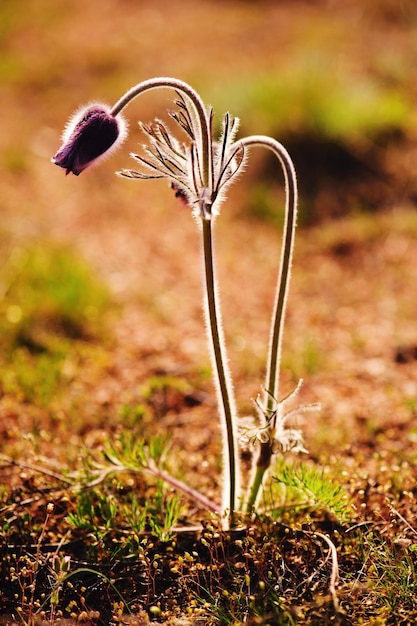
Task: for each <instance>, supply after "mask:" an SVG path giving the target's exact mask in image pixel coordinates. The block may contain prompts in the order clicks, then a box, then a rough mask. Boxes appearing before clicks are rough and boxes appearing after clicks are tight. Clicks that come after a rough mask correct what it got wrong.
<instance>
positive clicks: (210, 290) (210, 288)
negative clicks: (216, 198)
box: [202, 219, 239, 525]
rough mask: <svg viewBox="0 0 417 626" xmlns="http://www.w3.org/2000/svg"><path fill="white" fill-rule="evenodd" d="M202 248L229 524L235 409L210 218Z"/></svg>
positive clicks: (233, 504) (234, 490)
mask: <svg viewBox="0 0 417 626" xmlns="http://www.w3.org/2000/svg"><path fill="white" fill-rule="evenodd" d="M202 228H203V248H204V269H205V285H206V297H207V311H206V313H207V323H208V331H209V337H210V339H211V348H212V354H213V360H214V366H215V367H214V370H215V375H216V383H217V392H218V396H219V403H220V410H221V411H222V413H223V423H224V436H225V440H226V445H225V446H224V472H225V474H224V485H223V503H222V504H223V511H222V512H223V513H224V512H225V511H228V515H229V521H230V524H231V525H233V519H234V512H235V511H236V497H237V491H238V483H239V480H238V478H239V476H238V463H239V459H238V449H237V438H236V419H237V416H236V409H235V405H234V399H233V391H232V388H231V383H230V380H231V377H230V373H229V371H228V365H227V359H226V355H225V348H224V339H223V332H222V326H221V317H220V309H219V305H218V302H217V289H216V280H215V275H214V261H213V235H212V220H210V219H203V220H202Z"/></svg>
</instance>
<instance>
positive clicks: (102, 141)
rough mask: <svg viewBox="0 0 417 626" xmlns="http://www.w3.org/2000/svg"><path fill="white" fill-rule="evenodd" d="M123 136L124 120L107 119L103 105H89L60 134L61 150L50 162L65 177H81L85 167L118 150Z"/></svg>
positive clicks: (111, 116) (111, 117)
mask: <svg viewBox="0 0 417 626" xmlns="http://www.w3.org/2000/svg"><path fill="white" fill-rule="evenodd" d="M126 134H127V126H126V123H125V121H124V119H123V118H122V117H121V116H120V115H118V116H117V117H115V116H113V115H111V113H110V107H108V106H107V105H105V104H98V103H94V104H90V105H88V106H86V107H82V108H81V109H78V111H76V112H75V113H74V115H73V116H72V117H71V118H70V120H69V121H68V123H67V125H66V127H65V130H64V132H63V134H62V141H63V143H62V146H61V147H60V149H59V150H58V152H57V153H56V154H55V156H53V157H52V162H53V163H55V164H56V165H58V166H59V167H63V168H64V169H65V170H66V172H65V173H66V174H69V173H70V172H72V173H73V174H75V176H78V175H79V174H81V172H82V171H84V170H85V169H86V168H87V167H89V166H90V165H92V164H93V163H94V162H96V161H98V160H99V159H101V158H102V157H104V156H108V155H109V154H111V153H112V152H113V151H114V149H115V148H117V147H118V146H120V145H121V144H122V143H123V141H124V139H125V137H126Z"/></svg>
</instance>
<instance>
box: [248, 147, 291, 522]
mask: <svg viewBox="0 0 417 626" xmlns="http://www.w3.org/2000/svg"><path fill="white" fill-rule="evenodd" d="M239 143H240V144H241V145H243V146H244V147H247V146H261V147H264V148H267V149H269V150H271V151H272V152H273V153H274V155H275V156H276V157H277V158H278V160H279V162H280V164H281V167H282V169H283V172H284V179H285V191H286V201H285V222H284V232H283V240H282V246H281V259H280V267H279V273H278V284H277V290H276V295H275V303H274V310H273V316H272V322H271V333H270V340H269V355H268V369H267V374H266V381H265V398H264V400H265V407H266V412H267V415H272V414H273V413H274V412H276V411H277V408H278V395H279V382H280V379H279V377H280V363H281V350H282V338H283V333H284V319H285V309H286V305H287V296H288V289H289V282H290V273H291V262H292V255H293V248H294V237H295V226H296V220H297V178H296V174H295V168H294V165H293V163H292V160H291V158H290V156H289V154H288V152H287V151H286V150H285V148H284V147H283V146H282V145H281V144H280V143H279V142H278V141H275V139H272V138H271V137H266V136H264V135H253V136H251V137H245V138H244V139H242V140H241V141H240V142H239ZM275 426H276V417H274V418H273V419H272V420H271V429H270V435H271V436H270V438H269V440H268V441H266V442H265V443H261V444H260V449H259V455H258V458H257V462H256V466H255V470H254V474H253V476H252V480H251V483H250V485H249V496H248V498H247V502H246V506H247V511H248V512H251V511H252V509H253V507H254V506H255V504H256V500H257V497H258V494H259V491H260V489H261V487H262V482H263V480H264V478H265V474H266V472H267V471H268V469H269V467H270V465H271V458H272V451H273V450H272V448H273V437H274V434H275Z"/></svg>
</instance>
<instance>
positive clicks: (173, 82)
mask: <svg viewBox="0 0 417 626" xmlns="http://www.w3.org/2000/svg"><path fill="white" fill-rule="evenodd" d="M160 87H168V88H172V89H176V90H177V91H181V92H182V93H184V94H185V95H186V96H188V98H189V99H190V100H191V102H192V103H193V104H194V107H195V110H196V113H197V119H198V121H199V124H200V133H201V137H200V140H201V154H202V160H203V162H202V175H203V182H204V186H205V187H208V186H209V184H210V181H211V175H212V154H211V149H210V142H211V135H210V120H209V117H208V115H207V111H206V108H205V106H204V103H203V101H202V99H201V98H200V96H199V95H198V93H197V92H196V91H195V90H194V89H193V88H192V87H190V85H188V84H187V83H185V82H184V81H182V80H179V79H178V78H171V77H168V76H162V77H158V78H150V79H149V80H144V81H142V82H141V83H138V84H137V85H135V86H134V87H132V88H131V89H129V91H127V92H126V93H125V94H124V95H123V96H122V97H121V98H120V99H119V100H118V101H117V102H116V104H115V105H114V106H113V108H112V109H111V111H110V114H111V115H113V117H116V115H118V114H119V113H120V112H121V111H122V109H124V108H125V107H126V106H127V105H128V104H129V103H130V102H131V101H132V100H134V99H135V98H137V97H138V96H140V95H141V94H142V93H144V92H145V91H149V90H150V89H157V88H160Z"/></svg>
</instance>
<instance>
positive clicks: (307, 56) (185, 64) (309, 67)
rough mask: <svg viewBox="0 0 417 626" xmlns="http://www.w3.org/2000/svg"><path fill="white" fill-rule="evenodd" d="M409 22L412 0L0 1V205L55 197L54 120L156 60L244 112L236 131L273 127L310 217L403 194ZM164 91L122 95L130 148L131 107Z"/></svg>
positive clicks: (415, 21)
mask: <svg viewBox="0 0 417 626" xmlns="http://www.w3.org/2000/svg"><path fill="white" fill-rule="evenodd" d="M416 29H417V7H416V5H415V2H414V1H413V0H365V1H359V0H349V1H347V2H343V3H342V2H338V1H337V0H315V1H310V2H303V1H301V0H297V1H295V2H294V1H291V2H289V1H288V2H285V1H281V0H275V1H269V2H267V1H262V0H261V1H259V2H250V1H239V2H237V1H236V2H233V1H227V2H216V1H214V0H212V1H205V0H198V1H194V2H192V1H191V0H190V1H187V0H182V1H174V2H164V1H163V0H152V1H150V0H149V1H147V0H140V1H139V0H117V1H116V0H101V1H100V3H99V4H98V3H96V2H83V1H81V0H73V1H72V2H65V1H60V2H57V3H51V2H48V1H47V0H2V3H1V6H0V46H1V56H0V78H1V84H0V89H1V102H2V108H3V115H2V117H1V122H0V123H1V127H0V134H1V139H0V141H1V144H0V150H1V161H2V170H3V176H2V179H3V193H2V205H3V206H2V208H6V210H7V209H10V208H13V207H16V206H19V207H20V211H21V210H22V204H23V205H26V204H27V203H31V204H32V209H33V204H34V203H37V202H38V200H39V203H40V204H41V205H44V204H49V205H51V204H52V203H54V198H55V195H54V194H55V193H56V189H57V186H58V185H59V187H61V186H62V185H64V182H63V180H62V177H60V176H59V172H57V171H53V169H51V168H50V166H49V162H48V159H49V157H50V154H53V153H54V152H55V150H56V147H57V145H58V143H59V142H58V134H59V133H60V132H61V129H62V126H63V123H64V120H66V119H67V117H68V116H69V114H70V113H71V112H72V111H73V110H74V109H76V108H77V107H78V106H79V105H80V104H83V103H85V102H86V101H89V100H94V99H98V100H104V101H107V102H109V103H111V102H113V101H115V100H116V99H118V98H119V96H120V95H121V94H122V93H123V92H124V91H125V90H126V89H127V88H129V87H130V86H132V85H133V84H135V83H136V82H139V81H140V80H143V79H145V78H149V77H152V76H157V75H168V76H170V75H171V76H176V77H179V78H182V79H184V80H186V81H187V82H189V83H190V84H191V85H193V86H194V87H195V88H196V89H197V90H198V91H199V92H200V93H201V95H202V97H203V99H204V100H205V102H206V103H207V104H211V105H212V106H213V107H214V110H215V112H216V113H217V115H218V119H219V116H221V115H222V114H223V113H224V112H225V111H230V112H231V113H232V114H233V115H235V116H237V117H239V118H240V119H241V120H242V134H249V133H265V134H270V135H273V136H274V137H276V138H278V139H280V140H282V141H283V142H284V143H285V145H286V146H287V147H288V149H289V151H290V153H291V154H292V155H293V158H294V160H295V162H296V165H297V169H298V172H299V178H300V189H301V195H302V221H303V222H305V223H311V222H312V221H315V220H317V219H321V218H322V217H323V216H329V215H330V216H334V215H341V214H346V213H348V212H352V211H358V210H370V209H371V210H372V209H378V208H383V207H384V206H385V207H386V206H387V205H390V204H392V203H393V202H395V201H398V200H400V201H405V200H409V201H410V202H413V201H414V199H415V196H416V188H417V182H416V178H417V177H416V176H415V174H414V170H415V168H414V167H413V163H414V162H415V159H414V156H415V154H414V151H415V143H416V135H417V130H416V126H417V122H416V114H415V106H414V103H415V101H416V93H415V92H416V86H415V85H416V71H417V70H416V67H417V63H416V57H417V30H416ZM170 100H171V94H169V93H166V94H161V93H159V94H157V95H153V96H149V97H148V96H147V97H145V98H142V100H141V102H137V103H135V104H134V105H133V106H132V107H130V109H129V112H128V116H129V117H130V118H131V126H132V129H133V131H134V132H133V133H131V140H130V144H129V148H132V147H134V146H135V145H136V142H137V140H138V134H137V133H136V128H135V120H136V119H139V118H141V119H144V120H145V121H146V120H147V119H148V117H150V118H153V116H154V115H155V113H159V112H160V111H163V110H165V108H166V106H167V104H168V103H169V101H170ZM158 107H159V110H158ZM124 163H125V160H124V159H119V160H118V161H117V162H116V166H117V165H119V164H124ZM259 167H262V168H264V169H265V170H266V174H267V175H266V177H263V178H262V182H259V183H258V184H255V185H252V186H251V191H250V193H249V196H247V197H246V200H245V204H246V207H245V209H246V210H249V211H253V212H255V213H258V214H259V213H261V217H262V213H263V212H265V213H266V214H268V213H269V212H271V211H273V209H272V208H271V206H270V205H271V202H272V201H271V196H273V195H274V189H273V186H274V183H273V181H271V180H269V177H268V173H269V169H270V168H269V164H268V163H267V159H264V162H263V163H262V164H260V165H259ZM114 168H115V163H114V162H113V163H112V165H110V170H112V171H113V170H114ZM270 175H271V176H272V173H271V174H270ZM97 176H100V175H99V174H97ZM103 176H104V175H103ZM83 178H84V177H83ZM255 178H256V179H258V178H259V176H258V175H256V177H255ZM16 180H18V181H19V184H18V187H19V188H18V189H16ZM65 184H67V185H68V184H71V183H68V182H67V181H65ZM77 184H78V181H77ZM92 184H93V183H92ZM28 187H31V192H30V193H29V189H28ZM51 194H52V196H51ZM58 196H59V197H62V194H61V193H59V192H58ZM47 199H48V200H49V202H47Z"/></svg>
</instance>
